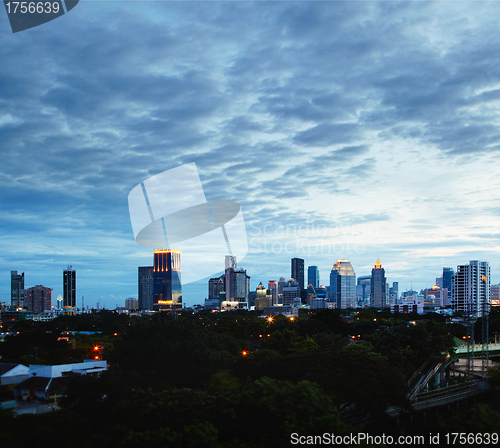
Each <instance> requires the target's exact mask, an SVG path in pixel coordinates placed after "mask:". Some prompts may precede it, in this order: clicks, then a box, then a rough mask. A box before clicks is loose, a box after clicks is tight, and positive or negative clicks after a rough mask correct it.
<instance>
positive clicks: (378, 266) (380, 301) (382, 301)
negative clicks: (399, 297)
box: [370, 258, 387, 308]
mask: <svg viewBox="0 0 500 448" xmlns="http://www.w3.org/2000/svg"><path fill="white" fill-rule="evenodd" d="M386 288H387V281H386V278H385V269H384V268H383V267H382V263H380V260H379V259H378V258H377V262H376V263H375V267H374V268H373V269H372V278H371V282H370V306H372V307H375V308H385V307H386V306H387V289H386Z"/></svg>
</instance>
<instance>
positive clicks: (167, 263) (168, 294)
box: [153, 249, 182, 311]
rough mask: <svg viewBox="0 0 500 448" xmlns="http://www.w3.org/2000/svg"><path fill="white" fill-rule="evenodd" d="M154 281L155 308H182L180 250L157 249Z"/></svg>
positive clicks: (158, 309)
mask: <svg viewBox="0 0 500 448" xmlns="http://www.w3.org/2000/svg"><path fill="white" fill-rule="evenodd" d="M153 283H154V298H153V310H155V311H176V310H180V309H181V308H182V288H181V251H180V250H176V249H155V252H154V267H153Z"/></svg>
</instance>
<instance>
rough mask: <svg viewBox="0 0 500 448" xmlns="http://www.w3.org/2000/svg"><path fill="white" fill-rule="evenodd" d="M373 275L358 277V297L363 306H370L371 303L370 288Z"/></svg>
mask: <svg viewBox="0 0 500 448" xmlns="http://www.w3.org/2000/svg"><path fill="white" fill-rule="evenodd" d="M371 281H372V276H371V275H362V276H361V277H358V284H357V285H356V298H357V299H358V301H359V302H360V304H361V306H362V307H363V306H369V304H370V288H371V286H370V285H371Z"/></svg>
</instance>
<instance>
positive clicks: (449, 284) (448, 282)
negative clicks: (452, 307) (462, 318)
mask: <svg viewBox="0 0 500 448" xmlns="http://www.w3.org/2000/svg"><path fill="white" fill-rule="evenodd" d="M454 275H455V272H454V271H453V269H452V268H443V286H442V288H443V289H445V288H446V289H447V290H448V303H451V302H452V300H453V286H454V285H453V283H454V282H453V276H454Z"/></svg>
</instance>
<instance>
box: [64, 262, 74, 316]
mask: <svg viewBox="0 0 500 448" xmlns="http://www.w3.org/2000/svg"><path fill="white" fill-rule="evenodd" d="M63 305H64V309H65V311H66V312H68V313H74V311H75V308H76V271H75V270H74V269H73V266H68V268H67V269H66V270H65V271H63Z"/></svg>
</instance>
